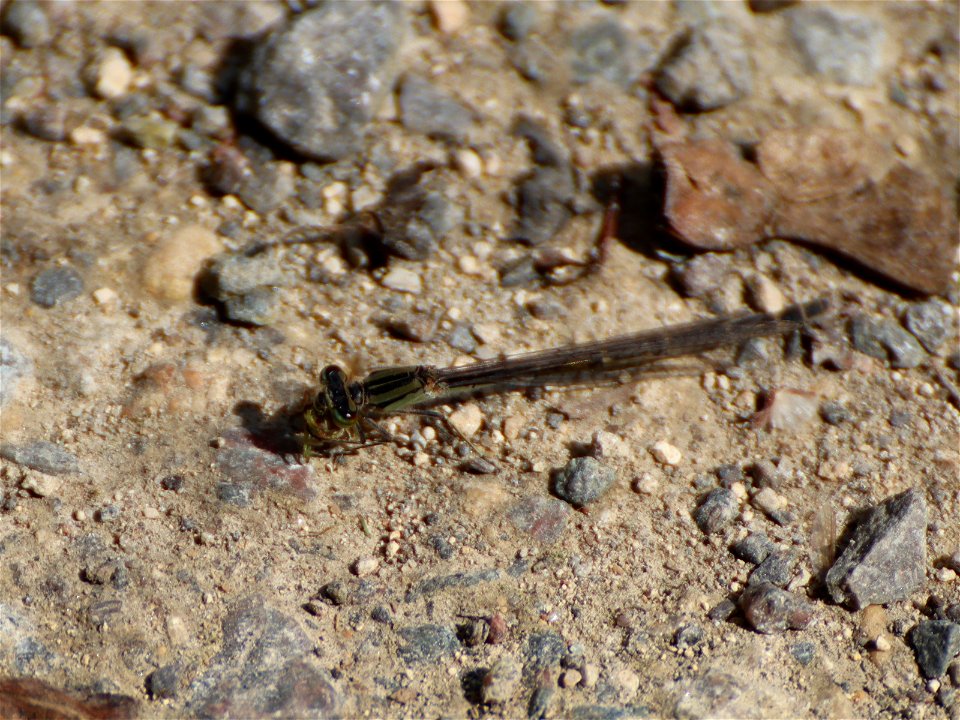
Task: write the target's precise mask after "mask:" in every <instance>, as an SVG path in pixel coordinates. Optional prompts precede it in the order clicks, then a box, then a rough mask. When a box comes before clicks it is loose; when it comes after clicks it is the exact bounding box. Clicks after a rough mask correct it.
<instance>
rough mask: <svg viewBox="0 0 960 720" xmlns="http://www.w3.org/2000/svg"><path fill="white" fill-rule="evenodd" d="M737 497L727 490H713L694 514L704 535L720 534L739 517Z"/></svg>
mask: <svg viewBox="0 0 960 720" xmlns="http://www.w3.org/2000/svg"><path fill="white" fill-rule="evenodd" d="M738 512H739V507H738V504H737V496H736V495H734V493H733V491H732V490H728V489H727V488H715V489H714V490H711V491H710V492H709V493H708V494H707V496H706V497H705V498H704V499H703V502H701V503H700V505H699V507H697V509H696V511H695V512H694V514H693V519H694V521H695V522H696V523H697V527H699V528H700V529H701V530H702V531H703V532H704V533H706V534H707V535H712V534H713V533H715V532H719V531H720V530H722V529H723V528H725V527H726V526H727V525H729V524H730V523H731V522H733V519H734V518H735V517H737V513H738Z"/></svg>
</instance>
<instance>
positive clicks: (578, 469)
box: [553, 457, 616, 507]
mask: <svg viewBox="0 0 960 720" xmlns="http://www.w3.org/2000/svg"><path fill="white" fill-rule="evenodd" d="M614 480H616V474H615V473H614V472H613V470H612V469H611V468H609V467H607V466H605V465H603V464H602V463H601V462H600V461H598V460H596V459H595V458H592V457H582V458H574V459H573V460H571V461H570V462H568V463H567V464H566V466H565V467H563V468H562V469H561V470H559V471H558V472H557V473H556V475H555V476H554V478H553V491H554V493H556V495H557V497H559V498H561V499H562V500H566V501H567V502H568V503H570V504H571V505H573V506H574V507H583V506H584V505H589V504H590V503H592V502H596V501H597V500H599V499H600V498H601V497H603V494H604V493H605V492H606V491H607V490H608V489H609V488H610V486H611V485H613V482H614Z"/></svg>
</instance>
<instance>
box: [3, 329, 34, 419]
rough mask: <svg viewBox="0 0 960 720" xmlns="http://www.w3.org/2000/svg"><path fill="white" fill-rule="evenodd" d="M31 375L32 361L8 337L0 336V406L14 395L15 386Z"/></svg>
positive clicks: (15, 391)
mask: <svg viewBox="0 0 960 720" xmlns="http://www.w3.org/2000/svg"><path fill="white" fill-rule="evenodd" d="M32 376H33V362H32V361H31V360H30V358H28V357H27V356H26V355H24V354H23V353H22V352H21V351H20V350H19V349H18V348H17V347H16V346H15V345H14V344H13V343H11V342H10V340H9V339H7V338H5V337H0V406H3V405H6V404H7V403H8V402H10V401H11V400H13V398H14V397H16V393H17V386H18V385H19V384H20V382H21V381H22V380H24V379H27V378H30V377H32Z"/></svg>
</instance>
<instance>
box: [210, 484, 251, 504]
mask: <svg viewBox="0 0 960 720" xmlns="http://www.w3.org/2000/svg"><path fill="white" fill-rule="evenodd" d="M252 491H253V488H252V487H251V486H250V485H245V484H242V483H230V482H221V483H217V500H219V501H220V502H224V503H227V504H228V505H236V506H237V507H247V506H249V505H250V500H251V495H252Z"/></svg>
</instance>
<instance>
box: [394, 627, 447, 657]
mask: <svg viewBox="0 0 960 720" xmlns="http://www.w3.org/2000/svg"><path fill="white" fill-rule="evenodd" d="M399 635H400V637H401V638H403V640H404V642H405V644H404V645H401V646H400V649H399V650H398V651H397V654H398V655H399V656H400V659H401V660H403V661H404V662H405V663H406V664H407V665H419V664H422V663H435V662H438V661H439V660H441V659H442V658H445V657H449V656H450V655H453V653H455V652H456V651H457V648H458V647H459V646H460V643H459V642H458V641H457V636H456V635H455V634H454V632H453V631H452V630H450V629H449V628H446V627H443V626H442V625H419V626H417V627H410V628H404V629H402V630H400V631H399Z"/></svg>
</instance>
